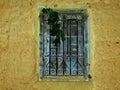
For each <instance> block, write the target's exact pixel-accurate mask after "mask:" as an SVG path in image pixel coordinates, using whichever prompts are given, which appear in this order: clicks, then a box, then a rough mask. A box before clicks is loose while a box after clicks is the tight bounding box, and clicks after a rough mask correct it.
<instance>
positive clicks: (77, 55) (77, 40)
mask: <svg viewBox="0 0 120 90" xmlns="http://www.w3.org/2000/svg"><path fill="white" fill-rule="evenodd" d="M76 24H77V27H76V30H77V36H76V39H77V40H76V41H77V56H78V21H76ZM76 60H77V75H78V57H77V58H76Z"/></svg>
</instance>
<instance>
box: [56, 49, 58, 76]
mask: <svg viewBox="0 0 120 90" xmlns="http://www.w3.org/2000/svg"><path fill="white" fill-rule="evenodd" d="M57 51H58V50H57V48H56V76H57V70H58V58H57V53H58V52H57Z"/></svg>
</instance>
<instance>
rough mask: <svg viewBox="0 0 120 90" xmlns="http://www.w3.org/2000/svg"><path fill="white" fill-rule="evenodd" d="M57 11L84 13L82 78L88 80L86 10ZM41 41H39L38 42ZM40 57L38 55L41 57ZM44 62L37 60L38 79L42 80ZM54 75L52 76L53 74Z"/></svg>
mask: <svg viewBox="0 0 120 90" xmlns="http://www.w3.org/2000/svg"><path fill="white" fill-rule="evenodd" d="M57 11H58V12H60V13H61V12H62V13H70V12H72V13H73V12H74V13H78V12H81V13H82V14H83V15H84V17H83V18H84V21H83V24H84V27H83V28H84V35H83V36H84V41H83V42H84V70H83V71H84V75H83V76H84V79H85V80H86V81H88V72H89V70H88V69H89V65H88V25H87V24H88V14H86V13H85V11H86V10H57ZM42 19H43V18H42V17H41V16H40V31H41V30H42V26H41V24H42V23H41V22H42ZM40 43H41V42H40ZM41 58H42V57H40V59H41ZM43 65H44V63H43V62H42V61H41V60H39V80H43V78H44V75H43V73H42V72H43V69H42V67H43ZM51 77H52V76H51ZM53 77H54V76H53ZM58 77H59V76H58ZM70 77H71V76H70Z"/></svg>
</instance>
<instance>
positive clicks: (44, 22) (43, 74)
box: [42, 15, 45, 76]
mask: <svg viewBox="0 0 120 90" xmlns="http://www.w3.org/2000/svg"><path fill="white" fill-rule="evenodd" d="M42 18H43V25H44V23H45V22H44V19H45V17H44V15H42ZM42 42H43V46H42V47H43V53H42V54H43V56H44V46H45V45H44V30H42ZM44 62H45V61H44V57H43V76H44Z"/></svg>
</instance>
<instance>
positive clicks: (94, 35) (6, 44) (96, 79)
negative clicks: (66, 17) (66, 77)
mask: <svg viewBox="0 0 120 90" xmlns="http://www.w3.org/2000/svg"><path fill="white" fill-rule="evenodd" d="M119 2H120V0H0V90H70V89H71V90H73V89H74V90H80V88H82V89H81V90H88V89H86V88H84V87H86V86H87V85H88V84H87V83H89V82H84V83H82V82H54V83H52V82H40V81H39V82H38V58H39V48H38V41H39V39H38V37H39V18H38V16H39V12H40V10H38V9H37V5H38V4H41V5H48V6H49V7H52V8H60V9H66V8H67V9H69V8H72V9H74V8H80V7H82V6H84V5H85V6H88V13H89V16H90V17H89V30H90V31H89V38H90V41H89V43H90V58H91V66H90V72H91V75H92V80H91V82H92V83H93V85H92V90H120V86H119V84H120V69H119V66H120V28H119V26H120V3H119ZM71 85H72V86H71ZM75 85H76V86H75ZM47 86H48V87H47ZM88 86H89V85H88ZM74 87H75V88H74Z"/></svg>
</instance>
